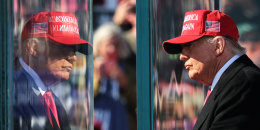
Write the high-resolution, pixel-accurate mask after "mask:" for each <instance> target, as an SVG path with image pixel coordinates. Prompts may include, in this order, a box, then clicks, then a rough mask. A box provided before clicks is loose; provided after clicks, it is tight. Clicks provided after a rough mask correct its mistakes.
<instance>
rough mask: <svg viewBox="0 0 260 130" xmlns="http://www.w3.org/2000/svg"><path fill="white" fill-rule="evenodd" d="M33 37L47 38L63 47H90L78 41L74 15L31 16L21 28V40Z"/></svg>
mask: <svg viewBox="0 0 260 130" xmlns="http://www.w3.org/2000/svg"><path fill="white" fill-rule="evenodd" d="M33 37H35V38H38V37H48V38H49V39H50V40H52V41H54V42H56V43H59V44H63V45H79V44H89V45H91V44H90V43H89V42H88V41H85V40H83V39H80V35H79V27H78V22H77V19H76V17H75V15H74V14H71V13H65V12H40V13H38V14H36V15H34V16H32V17H31V18H30V19H29V21H28V22H27V23H26V24H25V26H24V28H23V31H22V39H25V38H33ZM91 46H92V45H91Z"/></svg>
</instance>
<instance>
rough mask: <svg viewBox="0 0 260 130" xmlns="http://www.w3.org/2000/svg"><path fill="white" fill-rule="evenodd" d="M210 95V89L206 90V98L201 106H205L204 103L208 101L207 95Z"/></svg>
mask: <svg viewBox="0 0 260 130" xmlns="http://www.w3.org/2000/svg"><path fill="white" fill-rule="evenodd" d="M210 93H211V89H209V90H208V92H207V96H206V98H205V101H204V103H203V106H204V105H205V103H206V102H207V100H208V98H209V95H210Z"/></svg>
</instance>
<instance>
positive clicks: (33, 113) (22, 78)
mask: <svg viewBox="0 0 260 130" xmlns="http://www.w3.org/2000/svg"><path fill="white" fill-rule="evenodd" d="M13 90H14V94H13V109H14V113H13V116H14V129H15V130H19V129H21V130H42V129H44V130H53V129H59V128H58V126H57V123H56V120H55V119H54V117H53V115H52V122H53V126H54V128H53V127H52V126H51V124H50V121H49V119H48V116H47V115H46V113H45V110H44V107H43V103H42V102H43V97H42V95H41V94H40V91H39V90H38V87H37V86H36V84H35V82H34V80H33V79H32V77H31V76H30V75H29V74H28V73H27V72H25V70H24V69H22V68H20V69H18V70H17V71H16V72H15V74H14V89H13ZM53 98H54V101H55V104H56V108H57V112H58V118H59V123H60V127H61V129H70V127H69V122H68V118H67V114H66V111H65V109H64V107H63V106H62V104H61V102H60V101H59V99H58V98H57V97H56V96H55V95H54V94H53Z"/></svg>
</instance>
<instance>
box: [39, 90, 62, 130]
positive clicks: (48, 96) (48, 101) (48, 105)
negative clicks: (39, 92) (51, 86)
mask: <svg viewBox="0 0 260 130" xmlns="http://www.w3.org/2000/svg"><path fill="white" fill-rule="evenodd" d="M43 98H44V101H45V103H44V108H45V112H46V113H47V116H48V118H49V120H50V123H51V125H52V127H53V123H52V118H51V113H50V110H51V111H52V114H53V116H54V118H55V120H56V122H57V124H58V126H59V128H60V123H59V119H58V113H57V108H56V105H55V102H54V100H53V96H52V93H51V91H47V92H45V94H43Z"/></svg>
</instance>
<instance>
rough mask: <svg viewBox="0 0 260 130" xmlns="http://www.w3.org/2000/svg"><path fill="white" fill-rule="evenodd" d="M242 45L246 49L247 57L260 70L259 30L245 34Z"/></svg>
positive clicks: (242, 37) (241, 40)
mask: <svg viewBox="0 0 260 130" xmlns="http://www.w3.org/2000/svg"><path fill="white" fill-rule="evenodd" d="M239 40H240V44H241V45H242V46H243V47H244V48H246V55H247V56H248V57H249V58H250V59H251V60H252V61H253V62H254V63H255V64H256V65H257V66H258V67H259V68H260V33H259V31H257V30H252V31H247V32H244V33H243V34H242V35H241V37H240V39H239Z"/></svg>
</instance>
